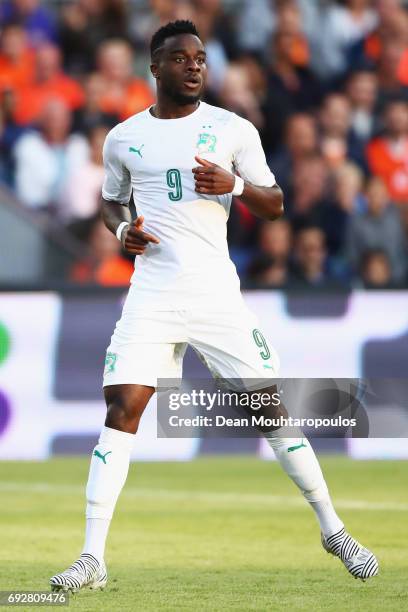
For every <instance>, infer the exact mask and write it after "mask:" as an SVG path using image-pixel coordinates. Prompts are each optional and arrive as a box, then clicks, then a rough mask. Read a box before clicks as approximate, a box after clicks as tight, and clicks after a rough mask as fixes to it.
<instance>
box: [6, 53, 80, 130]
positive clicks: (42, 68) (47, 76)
mask: <svg viewBox="0 0 408 612" xmlns="http://www.w3.org/2000/svg"><path fill="white" fill-rule="evenodd" d="M51 98H53V99H55V98H60V99H61V100H62V101H63V102H64V103H65V104H66V105H67V106H68V108H69V109H71V110H75V109H76V108H78V107H79V106H81V104H82V103H83V100H84V94H83V92H82V89H81V87H80V85H79V84H78V83H77V82H76V81H75V80H74V79H71V78H70V77H68V76H67V75H65V74H64V73H63V71H62V68H61V53H60V50H59V49H58V47H55V46H54V45H51V44H47V45H43V46H42V47H40V48H39V49H38V51H37V54H36V61H35V76H34V79H33V81H32V82H31V83H30V84H29V85H28V86H27V87H25V88H23V89H21V90H20V91H19V92H18V98H17V103H16V111H15V119H16V121H17V123H19V124H20V125H28V124H30V123H35V121H36V120H37V119H38V117H39V116H40V115H41V114H42V111H43V109H44V107H45V106H46V104H47V102H48V101H49V100H50V99H51Z"/></svg>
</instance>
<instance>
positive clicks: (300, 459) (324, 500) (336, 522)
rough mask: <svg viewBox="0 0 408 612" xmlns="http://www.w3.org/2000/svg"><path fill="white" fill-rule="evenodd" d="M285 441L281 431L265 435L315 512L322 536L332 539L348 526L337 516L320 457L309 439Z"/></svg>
mask: <svg viewBox="0 0 408 612" xmlns="http://www.w3.org/2000/svg"><path fill="white" fill-rule="evenodd" d="M299 434H300V436H299V437H296V438H284V437H281V435H280V434H279V430H277V431H274V432H270V433H268V434H265V438H266V439H267V440H268V442H269V444H270V446H271V448H272V449H273V451H274V453H275V455H276V458H277V460H278V461H279V463H280V464H281V466H282V468H283V469H284V470H285V472H286V473H287V475H288V476H290V478H291V479H292V480H293V482H294V483H295V484H296V485H297V486H298V487H299V489H300V490H301V492H302V494H303V496H304V497H305V499H306V500H307V501H308V502H309V504H310V505H311V507H312V508H313V510H314V511H315V514H316V517H317V520H318V521H319V524H320V529H321V531H322V533H323V534H324V535H325V536H326V537H328V536H330V535H333V534H334V533H337V532H338V531H340V529H342V528H343V527H344V525H343V523H342V521H341V520H340V519H339V517H338V516H337V514H336V511H335V509H334V508H333V504H332V502H331V499H330V495H329V491H328V488H327V485H326V481H325V480H324V477H323V474H322V470H321V469H320V465H319V462H318V460H317V457H316V455H315V453H314V451H313V449H312V447H311V446H310V444H309V442H308V441H307V439H306V438H302V437H301V435H302V433H301V431H300V430H299Z"/></svg>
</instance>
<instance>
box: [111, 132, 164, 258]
mask: <svg viewBox="0 0 408 612" xmlns="http://www.w3.org/2000/svg"><path fill="white" fill-rule="evenodd" d="M103 163H104V166H105V180H104V183H103V187H102V201H101V210H102V219H103V221H104V223H105V225H106V227H107V228H108V229H109V230H110V231H111V232H112V233H113V234H115V235H116V232H117V229H118V227H119V225H120V224H121V223H123V222H126V223H128V225H127V226H125V227H124V229H123V231H122V233H121V242H122V246H123V247H124V249H125V250H126V251H128V252H129V253H133V254H134V255H141V254H142V253H144V251H145V249H146V247H147V245H148V244H149V242H153V243H155V244H158V243H159V240H158V238H156V237H155V236H153V235H152V234H148V233H147V232H144V231H143V221H144V219H143V217H141V216H139V217H137V218H136V219H135V220H134V221H132V218H131V215H130V210H129V200H130V195H131V191H132V185H131V180H130V173H129V170H128V169H127V168H126V166H125V165H124V164H123V163H122V161H121V159H120V156H119V147H118V142H117V128H113V130H111V131H110V132H109V134H108V135H107V137H106V140H105V144H104V146H103Z"/></svg>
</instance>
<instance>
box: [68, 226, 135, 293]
mask: <svg viewBox="0 0 408 612" xmlns="http://www.w3.org/2000/svg"><path fill="white" fill-rule="evenodd" d="M88 246H89V256H88V257H87V258H86V259H83V260H81V261H78V262H77V263H76V264H74V266H73V268H72V269H71V272H70V275H69V276H70V280H72V281H74V282H76V283H81V284H85V283H86V284H96V285H103V286H105V287H114V286H125V285H128V284H129V283H130V278H131V276H132V274H133V270H134V267H133V264H132V263H131V262H130V261H129V260H128V259H125V258H124V257H122V256H121V245H120V242H119V240H118V239H117V238H116V237H115V236H114V235H113V234H112V233H111V232H110V231H109V230H108V229H107V228H106V227H105V224H104V223H103V221H102V220H101V219H100V218H99V217H98V218H97V219H96V220H95V221H94V223H93V225H92V227H91V232H90V235H89V239H88Z"/></svg>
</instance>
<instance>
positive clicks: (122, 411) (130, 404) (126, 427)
mask: <svg viewBox="0 0 408 612" xmlns="http://www.w3.org/2000/svg"><path fill="white" fill-rule="evenodd" d="M143 409H144V407H143V408H139V406H138V404H137V402H135V401H133V400H132V398H121V399H115V400H113V401H111V402H109V403H108V406H107V414H106V421H105V425H106V427H111V428H112V429H118V430H119V431H126V432H128V433H136V432H137V430H138V427H139V422H140V417H141V416H142V413H143Z"/></svg>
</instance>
